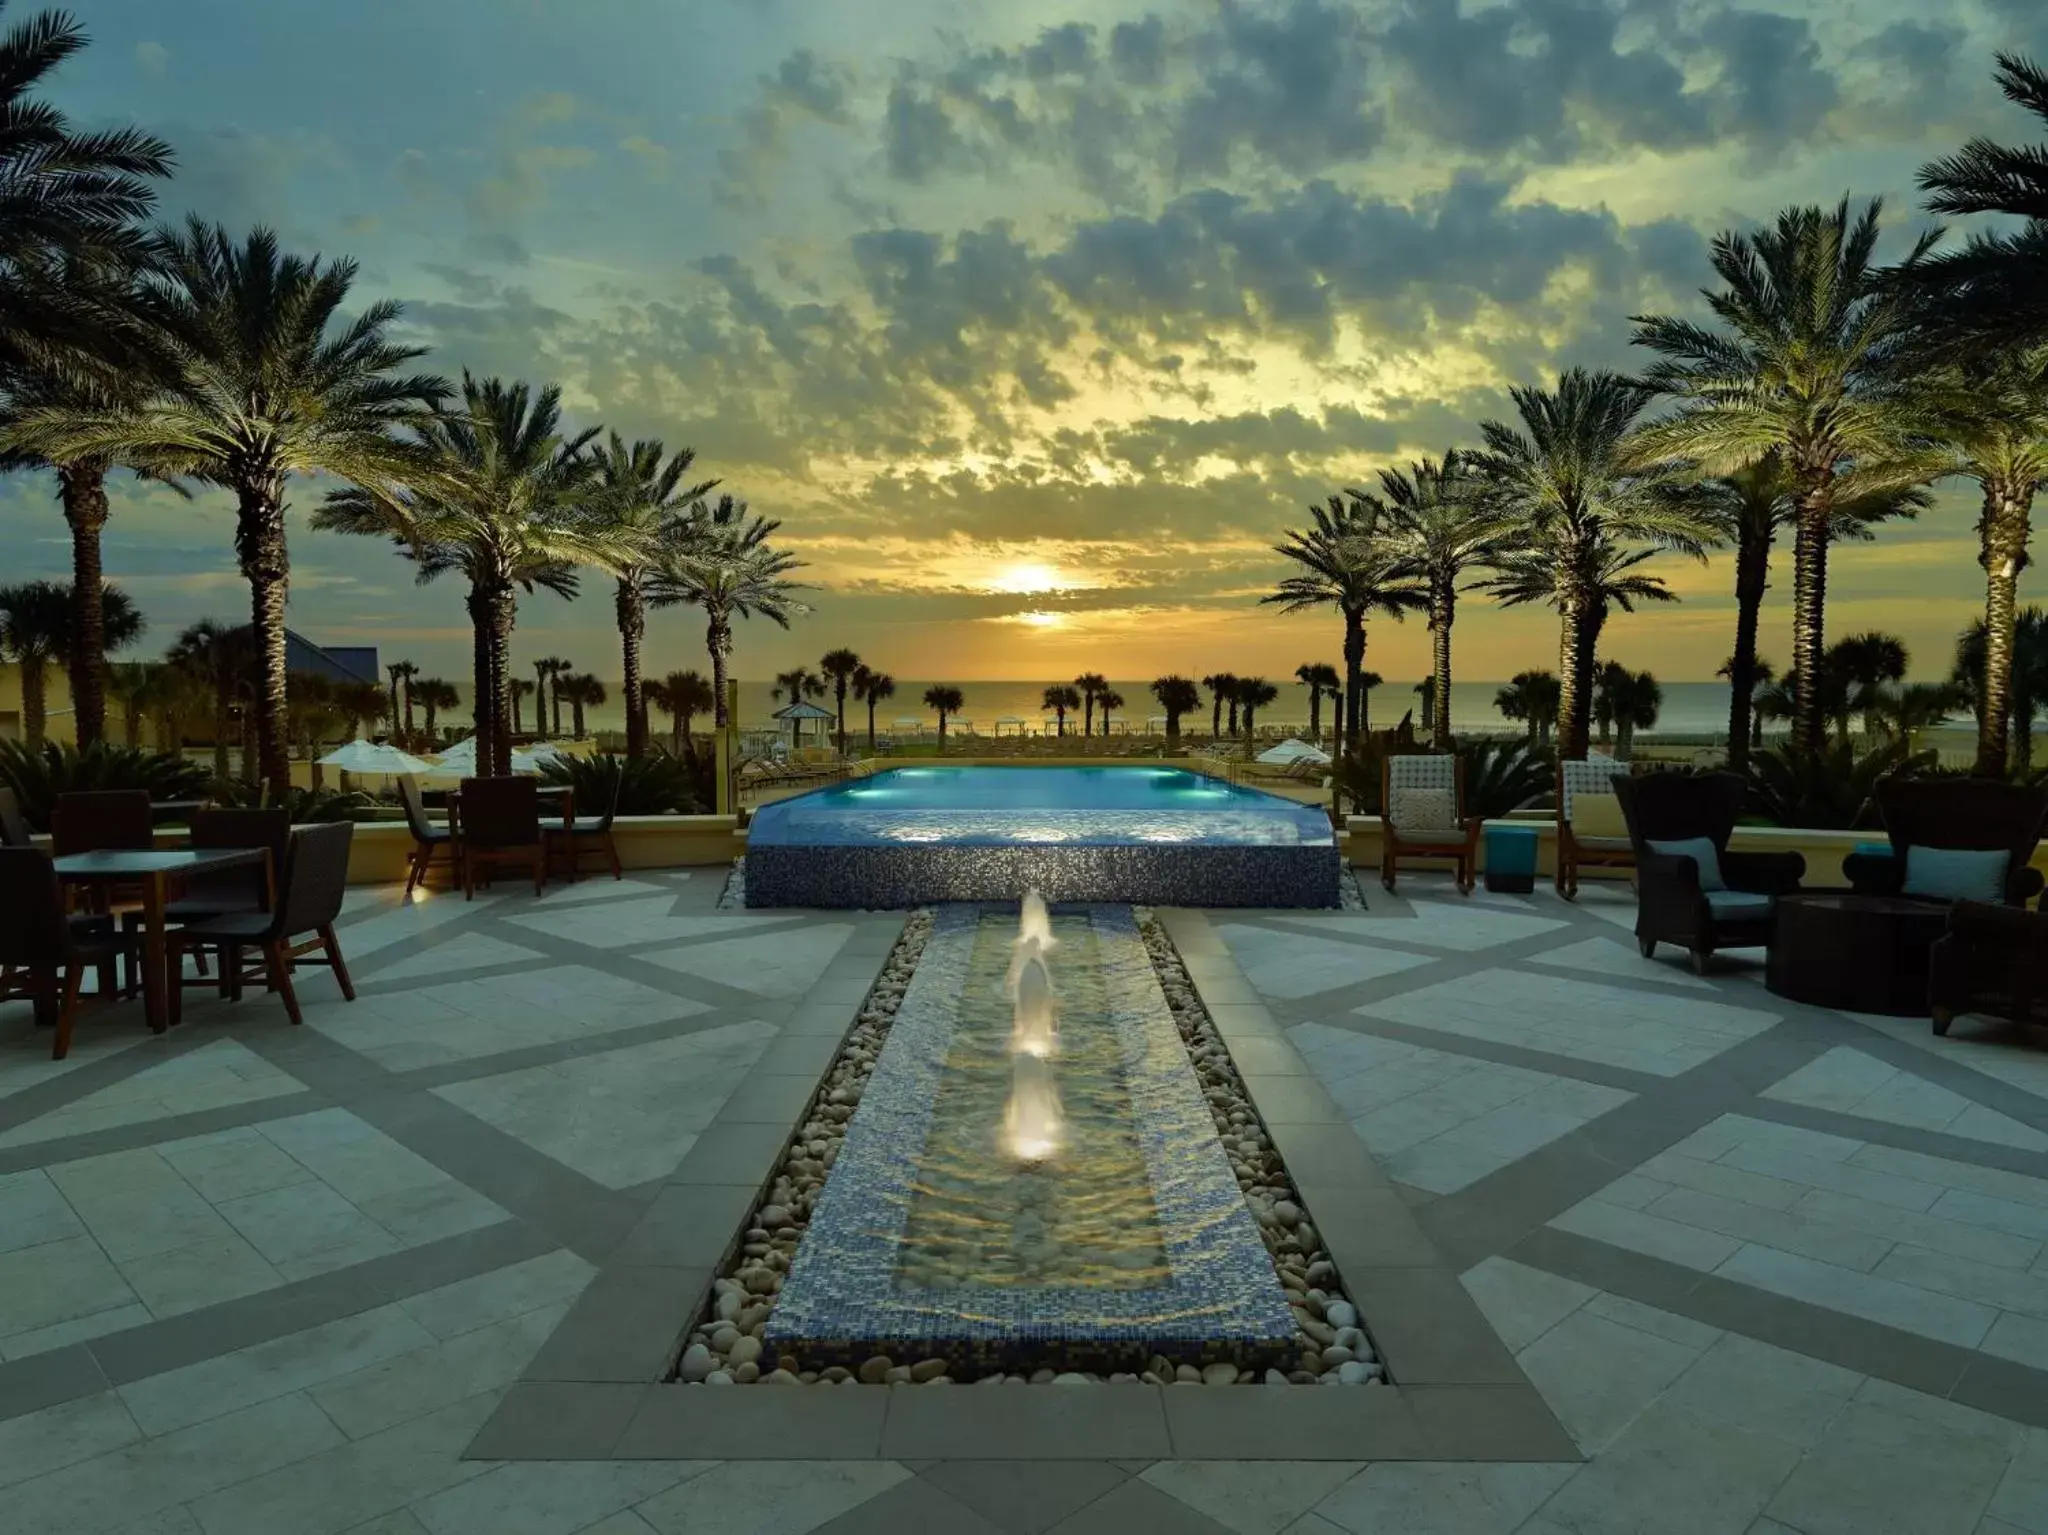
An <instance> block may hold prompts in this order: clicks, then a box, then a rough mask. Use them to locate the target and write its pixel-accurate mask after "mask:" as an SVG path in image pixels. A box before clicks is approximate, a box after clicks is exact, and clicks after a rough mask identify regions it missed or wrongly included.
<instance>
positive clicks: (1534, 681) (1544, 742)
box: [1493, 671, 1564, 746]
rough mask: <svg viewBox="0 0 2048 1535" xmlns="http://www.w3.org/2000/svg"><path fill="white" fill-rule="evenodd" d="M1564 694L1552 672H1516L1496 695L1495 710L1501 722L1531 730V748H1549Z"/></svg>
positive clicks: (1494, 696) (1494, 699)
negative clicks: (1514, 721)
mask: <svg viewBox="0 0 2048 1535" xmlns="http://www.w3.org/2000/svg"><path fill="white" fill-rule="evenodd" d="M1563 693H1564V689H1563V688H1562V687H1561V686H1560V685H1559V683H1558V680H1557V677H1556V676H1555V674H1553V673H1551V672H1539V671H1528V672H1516V673H1515V675H1514V677H1513V678H1512V679H1511V680H1510V681H1509V683H1508V685H1507V686H1506V687H1504V688H1502V689H1500V690H1499V691H1498V692H1497V693H1495V694H1494V695H1493V707H1494V710H1495V712H1496V713H1498V714H1499V715H1500V717H1501V718H1502V719H1504V720H1520V721H1522V722H1523V723H1524V724H1526V725H1527V726H1528V727H1529V744H1530V745H1531V746H1548V745H1549V744H1550V732H1551V728H1552V726H1554V725H1555V724H1556V723H1557V703H1558V699H1559V698H1561V697H1562V696H1563Z"/></svg>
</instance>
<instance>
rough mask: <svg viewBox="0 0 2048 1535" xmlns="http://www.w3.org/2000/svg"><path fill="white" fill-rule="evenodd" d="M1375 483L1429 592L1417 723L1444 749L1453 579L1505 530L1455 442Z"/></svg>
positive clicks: (1477, 562) (1385, 472)
mask: <svg viewBox="0 0 2048 1535" xmlns="http://www.w3.org/2000/svg"><path fill="white" fill-rule="evenodd" d="M1380 487H1381V490H1382V492H1383V494H1384V497H1385V500H1386V505H1387V512H1388V514H1389V516H1390V517H1391V519H1392V523H1393V537H1394V540H1395V546H1396V547H1397V548H1398V549H1400V550H1401V551H1402V552H1403V553H1404V554H1405V556H1406V558H1407V561H1408V564H1409V567H1410V568H1411V569H1412V570H1413V571H1414V573H1415V574H1416V575H1418V576H1420V577H1421V578H1422V581H1423V584H1424V586H1425V588H1426V590H1427V593H1428V599H1429V605H1428V612H1429V639H1430V675H1429V681H1430V684H1431V687H1430V690H1429V694H1428V696H1427V697H1426V698H1425V699H1424V701H1423V709H1422V713H1423V721H1424V727H1425V728H1426V729H1427V730H1428V731H1429V732H1430V740H1431V742H1432V743H1433V744H1434V745H1435V746H1436V748H1437V749H1438V750H1439V751H1449V750H1450V747H1451V626H1452V624H1454V623H1455V622H1456V621H1457V616H1458V583H1459V582H1460V581H1462V580H1463V579H1464V577H1465V573H1466V572H1467V571H1468V570H1472V569H1474V568H1476V567H1479V566H1482V565H1485V564H1486V563H1488V561H1489V560H1491V558H1492V557H1493V555H1494V553H1495V551H1496V548H1497V546H1498V544H1499V542H1500V539H1501V537H1502V536H1503V534H1505V533H1506V532H1507V531H1508V529H1507V526H1506V524H1505V523H1504V522H1503V519H1502V518H1501V516H1500V514H1499V513H1498V512H1497V511H1496V510H1494V509H1492V508H1490V507H1489V506H1488V505H1487V504H1486V502H1485V500H1484V499H1483V498H1482V497H1481V496H1480V495H1479V494H1478V491H1479V488H1480V487H1479V486H1478V484H1477V483H1476V482H1475V481H1474V480H1473V478H1472V476H1471V475H1470V473H1469V472H1468V465H1467V462H1466V460H1465V458H1464V457H1463V456H1462V455H1461V454H1460V453H1459V452H1458V450H1457V449H1456V448H1453V449H1451V450H1450V451H1449V452H1447V453H1446V454H1444V456H1443V460H1442V462H1441V463H1433V462H1431V461H1430V460H1429V459H1426V458H1425V459H1423V460H1422V461H1421V462H1419V463H1417V464H1415V465H1413V466H1412V467H1411V468H1410V469H1409V471H1408V472H1407V473H1406V474H1403V473H1401V472H1400V471H1399V470H1396V469H1382V470H1381V471H1380Z"/></svg>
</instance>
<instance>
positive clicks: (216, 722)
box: [164, 618, 412, 783]
mask: <svg viewBox="0 0 2048 1535" xmlns="http://www.w3.org/2000/svg"><path fill="white" fill-rule="evenodd" d="M250 639H251V636H250V633H249V631H248V629H247V628H240V629H235V628H230V627H228V626H227V625H224V624H220V623H217V622H215V621H214V620H213V619H210V618H202V619H201V620H200V621H199V622H198V623H196V624H190V625H188V626H187V627H186V628H185V630H184V632H182V633H181V634H180V635H179V636H178V638H177V640H176V641H175V642H174V643H173V644H172V646H171V648H170V650H169V652H168V653H167V654H166V656H165V658H164V659H165V660H166V661H167V662H168V663H169V665H170V666H171V668H172V669H173V670H176V671H180V672H183V673H184V674H185V675H186V676H188V677H190V678H192V680H193V682H194V684H195V685H196V686H198V687H200V688H203V689H204V690H205V691H206V692H207V693H209V694H211V695H212V701H213V776H214V777H215V778H217V779H219V780H220V781H221V782H222V783H225V782H227V781H228V777H229V766H228V739H229V737H230V736H231V735H232V734H233V731H234V719H235V710H236V709H237V708H238V707H239V706H240V705H241V703H242V701H243V698H244V695H245V694H246V693H247V692H248V689H249V684H250V681H251V674H252V673H253V671H254V669H255V668H254V663H255V655H254V653H253V648H252V646H251V643H250ZM406 696H407V698H408V699H410V698H411V696H412V695H411V693H410V692H409V691H408V693H407V695H406ZM408 708H410V704H408ZM242 767H243V772H244V776H247V772H248V769H249V767H250V764H249V763H247V762H244V763H243V764H242Z"/></svg>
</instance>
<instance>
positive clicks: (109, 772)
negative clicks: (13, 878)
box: [0, 741, 212, 831]
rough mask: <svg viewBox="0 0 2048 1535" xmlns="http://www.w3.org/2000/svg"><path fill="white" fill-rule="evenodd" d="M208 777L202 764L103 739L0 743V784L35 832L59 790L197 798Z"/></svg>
mask: <svg viewBox="0 0 2048 1535" xmlns="http://www.w3.org/2000/svg"><path fill="white" fill-rule="evenodd" d="M211 779H212V775H211V774H210V773H208V771H207V770H206V769H205V768H203V767H201V766H199V765H198V764H196V763H191V762H187V761H185V760H184V758H182V757H174V756H172V755H170V754H169V753H167V752H150V751H138V750H136V749H135V748H133V747H129V746H112V745H109V744H107V743H106V742H99V743H96V744H95V745H92V746H88V747H86V748H84V749H83V750H81V749H80V748H78V747H76V746H71V745H67V744H61V743H59V742H56V741H45V742H43V744H42V745H41V746H40V747H33V746H30V745H28V744H27V743H25V742H22V741H0V784H4V785H5V786H6V787H8V788H10V789H12V790H13V791H14V794H15V798H17V799H18V800H20V801H21V811H22V814H23V815H24V816H25V817H27V819H28V823H29V825H30V826H32V827H34V828H35V829H36V830H37V831H48V830H49V829H50V810H51V808H52V807H53V806H55V805H56V803H57V796H58V795H60V794H74V793H78V792H80V791H83V790H88V789H143V790H146V791H147V792H148V794H149V797H150V798H151V799H157V800H165V799H198V798H200V797H201V796H202V795H203V794H205V793H206V790H207V786H208V784H209V783H210V782H211Z"/></svg>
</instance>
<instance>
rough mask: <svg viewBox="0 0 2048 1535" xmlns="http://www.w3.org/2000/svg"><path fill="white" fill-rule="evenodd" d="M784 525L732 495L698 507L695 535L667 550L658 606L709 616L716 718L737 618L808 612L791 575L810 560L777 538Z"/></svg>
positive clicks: (778, 618)
mask: <svg viewBox="0 0 2048 1535" xmlns="http://www.w3.org/2000/svg"><path fill="white" fill-rule="evenodd" d="M781 526H782V524H781V523H779V522H775V521H772V520H770V519H769V518H766V517H749V516H748V515H747V504H746V502H744V501H739V500H735V499H734V498H733V497H732V496H730V495H723V496H720V497H719V498H718V502H717V504H716V505H715V506H709V507H702V508H699V509H697V510H695V511H693V513H692V515H691V519H690V532H689V536H688V537H687V538H683V539H680V540H678V541H677V543H676V544H675V546H674V547H672V548H669V547H664V549H663V551H662V559H661V565H660V568H659V569H658V570H657V571H656V573H655V575H654V577H653V579H652V580H650V581H649V583H648V593H647V595H648V602H649V604H650V605H651V606H654V607H657V608H661V607H670V606H674V605H676V604H678V603H686V604H689V605H690V606H692V607H696V608H699V609H701V610H702V611H703V614H704V647H705V649H706V650H707V651H708V652H709V653H710V656H711V688H712V691H713V692H714V693H715V694H716V695H717V702H716V704H715V706H714V717H715V718H716V720H717V722H718V723H719V724H720V725H724V724H725V723H726V722H727V720H726V715H727V707H726V670H727V668H728V666H730V664H731V661H732V642H733V633H732V625H733V620H734V619H736V618H752V617H755V616H759V617H761V618H765V619H767V620H768V621H769V622H770V623H772V624H775V625H777V626H778V627H780V628H783V629H787V628H788V627H789V621H790V620H791V619H792V618H795V617H796V616H798V615H799V614H802V613H805V612H808V611H809V609H807V608H806V607H805V606H804V604H803V603H802V602H800V601H798V600H797V596H796V594H797V592H798V591H799V590H800V589H801V588H800V585H799V583H797V582H795V581H792V580H790V579H789V576H790V573H791V572H792V571H795V570H799V569H801V568H802V565H803V562H802V561H801V560H799V559H797V558H796V557H795V556H794V555H790V554H785V553H784V552H783V551H781V550H780V549H777V548H776V547H775V546H774V545H773V544H771V543H769V542H768V540H769V537H770V536H771V535H772V534H773V533H774V532H775V530H776V529H777V528H779V527H781Z"/></svg>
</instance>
